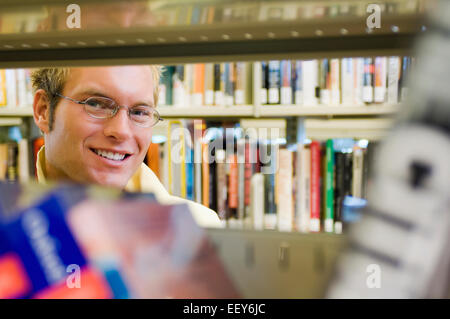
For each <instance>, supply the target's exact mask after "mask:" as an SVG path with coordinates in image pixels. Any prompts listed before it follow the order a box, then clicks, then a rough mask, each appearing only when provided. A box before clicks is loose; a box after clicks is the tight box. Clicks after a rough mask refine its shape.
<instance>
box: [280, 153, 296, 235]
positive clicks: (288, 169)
mask: <svg viewBox="0 0 450 319" xmlns="http://www.w3.org/2000/svg"><path fill="white" fill-rule="evenodd" d="M278 158H279V165H280V166H279V170H278V181H279V183H278V194H277V195H278V204H277V215H278V230H279V231H287V232H290V231H292V226H293V222H294V203H293V198H292V189H293V166H292V164H293V153H292V152H291V151H290V150H288V149H280V151H279V157H278Z"/></svg>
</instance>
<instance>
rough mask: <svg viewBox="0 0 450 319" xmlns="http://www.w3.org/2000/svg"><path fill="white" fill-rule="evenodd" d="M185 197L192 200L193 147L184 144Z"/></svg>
mask: <svg viewBox="0 0 450 319" xmlns="http://www.w3.org/2000/svg"><path fill="white" fill-rule="evenodd" d="M186 198H187V199H189V200H194V148H193V147H191V146H186Z"/></svg>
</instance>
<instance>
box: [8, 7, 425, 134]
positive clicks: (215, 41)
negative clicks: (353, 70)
mask: <svg viewBox="0 0 450 319" xmlns="http://www.w3.org/2000/svg"><path fill="white" fill-rule="evenodd" d="M122 2H123V1H119V0H118V1H94V2H92V1H91V2H88V1H84V0H82V1H80V3H79V4H80V5H81V6H82V8H83V12H84V14H87V15H88V16H89V14H90V13H91V12H92V11H93V10H94V11H102V10H103V9H104V10H108V6H111V7H113V6H114V5H116V4H120V3H122ZM430 2H432V1H423V0H412V1H403V0H389V1H388V0H385V1H379V2H378V4H379V5H380V6H382V7H383V10H384V11H383V18H382V24H381V26H380V28H375V29H368V28H367V24H366V19H367V16H368V15H369V13H367V11H366V10H365V9H366V7H367V5H368V4H370V1H368V0H367V1H348V0H346V1H322V2H320V3H319V4H316V3H314V4H313V2H311V1H306V0H301V1H288V0H287V1H258V2H256V1H255V2H251V3H249V4H245V3H244V4H242V3H240V2H238V1H235V0H229V1H222V2H221V3H217V2H216V1H209V0H205V1H202V0H193V1H184V0H183V1H182V0H177V1H171V2H170V3H168V2H166V1H146V6H144V7H142V14H143V15H145V14H149V15H150V16H152V17H153V18H155V19H153V20H152V19H150V18H149V19H147V20H146V22H143V23H140V24H134V25H129V26H127V27H123V25H121V24H120V22H118V21H115V20H111V21H110V24H108V25H103V26H102V27H98V26H93V25H92V24H91V23H90V22H92V21H89V19H87V20H83V21H84V22H83V23H84V24H83V26H82V28H81V29H73V30H72V29H68V27H67V26H66V24H65V20H64V19H65V17H66V16H67V15H66V14H65V11H64V9H65V7H64V6H63V5H60V4H58V3H57V2H56V1H50V0H47V1H39V0H35V1H33V5H32V6H30V7H29V8H28V9H27V10H28V15H27V20H26V21H25V20H23V17H20V16H19V15H14V9H16V11H17V10H18V9H20V8H21V7H20V6H21V5H23V4H24V2H22V1H17V2H14V3H13V2H10V3H9V4H8V6H7V5H5V4H4V3H2V4H0V8H1V10H0V12H1V14H0V15H1V18H2V20H1V21H8V22H9V23H10V28H8V29H5V28H4V25H3V28H2V26H1V25H0V43H1V45H0V68H32V67H45V66H99V65H126V64H154V63H156V64H163V65H167V66H169V65H175V64H191V63H208V62H214V63H221V62H244V61H250V62H251V63H252V64H253V68H252V70H253V74H252V76H253V83H252V88H251V90H252V97H253V103H252V104H246V105H240V106H228V107H227V106H191V105H187V106H184V107H175V106H163V105H161V106H159V107H158V110H159V112H160V114H161V116H162V118H164V119H197V118H201V119H204V120H211V121H219V120H222V119H224V120H231V121H235V122H238V121H239V122H240V123H241V125H242V126H243V127H258V126H261V125H265V127H271V126H272V125H275V124H274V123H275V122H274V121H278V122H277V124H276V125H278V127H280V128H281V129H282V130H284V131H286V130H287V125H286V119H291V120H292V119H300V121H299V122H298V123H301V125H302V126H303V127H302V130H304V131H305V132H306V135H305V137H307V138H310V139H318V140H322V141H323V140H325V139H328V138H342V137H343V138H347V137H348V138H357V139H368V140H379V139H381V138H383V137H384V136H385V134H386V132H387V131H388V130H389V128H390V127H391V125H392V118H393V117H394V116H395V115H396V113H397V111H398V109H399V105H391V104H370V105H361V106H353V105H345V104H344V105H339V106H324V105H317V106H312V105H311V106H309V105H304V106H303V105H302V106H297V105H263V104H262V103H261V100H260V92H259V90H260V89H261V84H262V80H261V73H262V70H261V62H254V61H267V60H286V59H289V60H294V59H296V60H306V59H316V60H317V59H322V58H327V59H331V58H346V57H375V56H411V55H413V53H414V52H413V51H412V47H413V44H414V41H415V39H416V38H417V37H418V36H419V35H420V34H421V33H422V32H424V31H426V29H427V28H426V25H425V24H424V23H423V19H424V16H425V14H424V12H425V9H426V6H427V5H428V4H429V3H430ZM122 4H123V3H122ZM126 4H127V6H129V7H134V6H139V5H140V4H142V1H128V2H126ZM44 8H46V9H48V12H49V15H50V17H51V18H52V19H53V24H52V27H51V28H48V29H45V30H42V29H39V28H38V27H37V26H38V25H39V24H40V23H42V21H44V20H45V19H46V18H47V17H46V15H45V14H44V13H43V12H44ZM196 8H202V9H201V10H204V9H205V8H207V10H208V11H207V12H208V14H210V13H211V12H214V13H216V12H219V11H220V12H222V19H221V20H220V19H219V20H217V21H216V20H214V19H213V20H211V21H208V22H205V21H203V22H201V21H197V20H196V21H194V18H192V19H191V20H186V19H184V20H180V18H179V17H180V14H181V12H182V11H183V10H184V11H186V12H191V13H192V11H195V10H196ZM317 8H319V9H321V11H320V12H319V11H317ZM345 8H346V9H345ZM228 9H229V10H231V12H235V13H236V12H241V13H242V14H243V15H245V17H242V16H241V17H232V18H229V19H228V18H227V19H225V13H224V12H225V11H227V10H228ZM238 9H239V10H238ZM294 9H295V10H294ZM344 9H345V10H344ZM61 10H62V11H61ZM308 10H310V11H311V10H312V11H311V12H310V13H309V14H310V16H307V17H305V16H300V13H298V12H302V14H305V13H304V12H307V11H308ZM336 10H337V11H336ZM269 11H276V12H278V11H280V12H282V13H281V15H275V16H273V17H272V16H270V14H269ZM322 11H323V12H322ZM202 12H203V11H202ZM308 12H309V11H308ZM325 12H327V13H326V14H325ZM333 12H334V13H333ZM57 13H58V14H57ZM244 13H245V14H244ZM293 13H295V15H297V16H293V15H292V14H293ZM19 26H22V27H19ZM24 30H25V31H24ZM32 115H33V112H32V108H31V106H29V105H28V106H25V107H14V108H13V107H8V106H6V107H2V108H0V118H1V119H5V120H13V119H14V120H17V119H22V120H24V121H25V118H30V117H32ZM254 120H255V121H254ZM256 120H261V121H263V123H265V124H261V122H259V123H257V122H256ZM26 121H27V123H31V122H32V121H31V120H30V119H27V120H26ZM166 122H167V121H166ZM243 123H245V124H243ZM164 132H167V123H165V122H162V123H160V124H159V125H158V126H157V127H155V130H154V134H155V133H156V134H164ZM287 134H288V133H285V135H287ZM281 137H286V136H281Z"/></svg>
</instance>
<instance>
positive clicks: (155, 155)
mask: <svg viewBox="0 0 450 319" xmlns="http://www.w3.org/2000/svg"><path fill="white" fill-rule="evenodd" d="M159 165H160V164H159V144H157V143H151V144H150V147H149V148H148V151H147V166H148V167H150V169H151V170H152V171H153V173H155V174H156V176H158V178H159V179H161V176H160V172H159V169H160V168H159V167H160V166H159Z"/></svg>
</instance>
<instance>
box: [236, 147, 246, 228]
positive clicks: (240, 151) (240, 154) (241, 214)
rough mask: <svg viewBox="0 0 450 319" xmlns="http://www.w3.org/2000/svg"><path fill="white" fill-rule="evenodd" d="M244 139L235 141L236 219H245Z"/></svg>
mask: <svg viewBox="0 0 450 319" xmlns="http://www.w3.org/2000/svg"><path fill="white" fill-rule="evenodd" d="M245 144H246V143H245V139H243V138H241V139H239V140H238V141H237V161H238V164H237V165H238V219H240V220H244V219H245Z"/></svg>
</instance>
